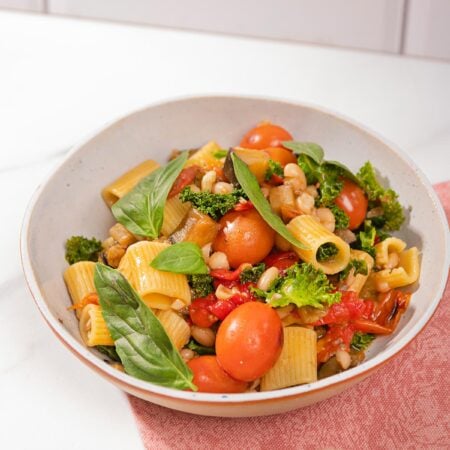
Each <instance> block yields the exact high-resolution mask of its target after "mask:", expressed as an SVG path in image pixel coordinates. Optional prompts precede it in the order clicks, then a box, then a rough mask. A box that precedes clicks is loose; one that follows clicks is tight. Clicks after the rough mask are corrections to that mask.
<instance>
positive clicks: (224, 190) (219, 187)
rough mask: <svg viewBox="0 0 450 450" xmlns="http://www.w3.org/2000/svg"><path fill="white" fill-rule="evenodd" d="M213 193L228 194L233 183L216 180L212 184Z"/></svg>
mask: <svg viewBox="0 0 450 450" xmlns="http://www.w3.org/2000/svg"><path fill="white" fill-rule="evenodd" d="M212 191H213V194H230V193H231V192H233V185H232V184H230V183H225V182H224V181H218V182H217V183H216V184H215V185H214V186H213V189H212Z"/></svg>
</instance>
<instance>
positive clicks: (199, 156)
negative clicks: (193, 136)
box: [186, 141, 223, 171]
mask: <svg viewBox="0 0 450 450" xmlns="http://www.w3.org/2000/svg"><path fill="white" fill-rule="evenodd" d="M219 150H221V148H220V146H219V145H218V144H217V142H214V141H210V142H208V143H207V144H206V145H204V146H203V147H202V148H201V149H200V150H198V151H196V152H195V153H194V154H193V155H192V156H191V157H190V158H189V159H188V160H187V161H186V167H189V166H200V167H201V168H202V169H204V170H206V171H208V170H212V169H215V168H219V167H222V166H223V162H222V161H221V160H220V158H217V156H216V153H217V152H218V151H219Z"/></svg>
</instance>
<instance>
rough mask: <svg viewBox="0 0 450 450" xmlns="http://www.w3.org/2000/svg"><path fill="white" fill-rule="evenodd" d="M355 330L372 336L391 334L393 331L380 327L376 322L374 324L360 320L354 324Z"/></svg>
mask: <svg viewBox="0 0 450 450" xmlns="http://www.w3.org/2000/svg"><path fill="white" fill-rule="evenodd" d="M352 324H353V326H354V327H355V330H357V331H362V332H363V333H371V334H391V333H392V330H391V329H390V328H389V327H384V326H383V325H378V324H377V323H376V322H372V321H371V320H367V319H358V320H354V321H353V322H352Z"/></svg>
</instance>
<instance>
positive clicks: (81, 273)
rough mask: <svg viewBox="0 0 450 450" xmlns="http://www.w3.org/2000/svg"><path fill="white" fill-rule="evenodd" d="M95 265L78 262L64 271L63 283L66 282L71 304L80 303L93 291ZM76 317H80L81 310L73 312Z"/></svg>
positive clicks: (88, 262)
mask: <svg viewBox="0 0 450 450" xmlns="http://www.w3.org/2000/svg"><path fill="white" fill-rule="evenodd" d="M94 270H95V263H94V262H92V261H80V262H77V263H75V264H72V265H71V266H69V267H68V268H67V269H66V270H65V271H64V281H65V282H66V286H67V289H68V291H69V295H70V298H71V299H72V303H73V304H74V305H75V304H77V303H80V302H81V300H83V299H84V298H85V297H86V296H87V295H88V294H92V293H93V292H96V291H95V285H94ZM75 312H76V315H77V317H78V318H79V317H80V314H81V310H79V309H76V310H75Z"/></svg>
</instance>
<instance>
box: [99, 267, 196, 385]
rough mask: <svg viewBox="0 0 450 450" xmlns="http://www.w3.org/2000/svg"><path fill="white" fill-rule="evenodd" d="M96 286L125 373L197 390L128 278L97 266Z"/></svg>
mask: <svg viewBox="0 0 450 450" xmlns="http://www.w3.org/2000/svg"><path fill="white" fill-rule="evenodd" d="M94 283H95V288H96V290H97V293H98V296H99V301H100V305H101V307H102V314H103V317H104V319H105V322H106V325H107V327H108V330H109V332H110V333H111V337H112V338H113V340H114V344H115V346H116V351H117V354H118V355H119V357H120V359H121V361H122V364H123V366H124V368H125V371H126V372H127V373H128V374H130V375H132V376H134V377H136V378H139V379H141V380H145V381H150V382H151V383H155V384H159V385H161V386H166V387H171V388H175V389H192V390H197V388H196V386H195V385H194V384H193V383H192V379H193V375H192V372H191V371H190V370H189V367H188V366H187V365H186V363H185V362H184V361H183V359H182V358H181V356H180V353H179V352H178V350H177V349H176V348H175V347H174V345H173V344H172V341H171V340H170V338H169V336H167V333H166V331H165V330H164V328H163V326H162V325H161V323H160V321H159V320H158V319H157V317H156V316H155V315H154V314H153V312H152V311H151V309H150V308H148V307H147V306H146V305H145V303H144V302H143V301H142V300H141V298H140V297H139V295H138V294H137V293H136V292H135V291H134V289H133V288H132V287H131V286H130V284H129V283H128V281H127V280H126V279H125V277H124V276H123V275H122V274H121V273H120V272H118V271H117V270H115V269H111V268H110V267H108V266H105V265H103V264H100V263H97V264H96V267H95V274H94Z"/></svg>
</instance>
